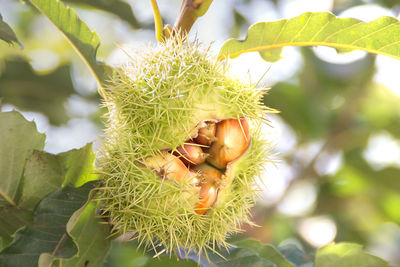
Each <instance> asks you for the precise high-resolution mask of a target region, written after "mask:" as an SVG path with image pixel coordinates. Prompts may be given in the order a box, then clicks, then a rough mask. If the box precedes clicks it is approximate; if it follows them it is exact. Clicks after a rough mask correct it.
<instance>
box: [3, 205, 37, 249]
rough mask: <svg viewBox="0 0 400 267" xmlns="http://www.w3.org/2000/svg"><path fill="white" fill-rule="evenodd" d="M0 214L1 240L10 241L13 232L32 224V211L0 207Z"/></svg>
mask: <svg viewBox="0 0 400 267" xmlns="http://www.w3.org/2000/svg"><path fill="white" fill-rule="evenodd" d="M0 214H1V216H0V237H3V238H8V239H11V236H12V235H13V234H14V233H15V231H17V230H18V229H19V228H21V227H22V226H24V225H27V224H29V223H31V222H32V211H30V210H26V209H21V208H16V207H1V208H0ZM0 250H1V249H0Z"/></svg>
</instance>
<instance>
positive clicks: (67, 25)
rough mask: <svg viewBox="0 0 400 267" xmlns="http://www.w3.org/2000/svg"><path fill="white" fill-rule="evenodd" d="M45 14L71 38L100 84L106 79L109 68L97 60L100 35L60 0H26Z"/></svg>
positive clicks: (71, 41)
mask: <svg viewBox="0 0 400 267" xmlns="http://www.w3.org/2000/svg"><path fill="white" fill-rule="evenodd" d="M26 1H27V2H29V3H30V4H32V5H33V6H34V7H35V8H36V9H37V10H38V11H39V12H40V13H42V14H43V15H45V16H46V17H47V18H48V19H49V20H50V21H51V22H52V23H53V24H54V25H55V26H56V27H57V28H58V29H59V30H60V31H61V32H62V33H63V34H64V35H65V37H66V38H67V39H68V40H69V42H70V43H71V44H72V46H73V47H74V48H75V50H76V51H77V52H78V54H79V55H80V56H81V58H82V59H83V60H84V61H85V63H86V64H87V65H88V66H89V67H90V69H91V71H92V72H93V75H94V76H95V77H96V79H97V81H98V82H99V84H101V83H102V82H103V81H104V80H105V79H106V74H105V71H107V70H108V69H107V68H105V66H104V65H101V64H99V63H98V62H97V61H96V54H97V49H98V48H99V46H100V38H99V36H98V35H97V34H96V33H95V32H94V31H91V30H90V29H89V27H88V26H87V25H86V24H85V23H84V22H83V21H82V20H81V19H80V18H79V17H78V15H77V14H76V12H75V11H74V10H73V9H72V8H70V7H69V6H65V5H64V4H63V3H62V2H61V1H59V0H26Z"/></svg>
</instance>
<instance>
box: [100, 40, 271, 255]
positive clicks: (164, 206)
mask: <svg viewBox="0 0 400 267" xmlns="http://www.w3.org/2000/svg"><path fill="white" fill-rule="evenodd" d="M141 53H142V52H141ZM142 56H143V55H142ZM224 71H225V70H224V69H223V67H222V66H221V65H220V64H219V63H216V62H213V61H211V60H210V59H209V56H208V55H207V54H204V52H202V51H200V50H199V47H198V46H197V45H193V44H188V43H186V44H184V43H182V42H179V41H178V43H174V44H168V43H167V44H166V45H164V46H163V47H162V48H155V49H154V50H151V52H149V53H147V54H145V55H144V56H143V59H141V60H140V59H139V60H137V61H135V62H133V63H132V64H131V65H129V66H126V67H125V68H123V69H122V70H121V71H120V73H119V74H118V75H116V77H114V80H112V81H111V83H110V84H112V86H110V87H109V88H107V89H106V94H107V98H106V99H108V101H107V102H105V103H104V105H105V106H106V107H107V108H108V110H109V112H108V114H107V115H106V117H107V118H108V123H107V130H106V137H105V138H106V139H105V142H104V144H103V150H102V157H101V158H100V160H99V164H100V165H101V166H102V177H103V180H102V186H101V187H100V188H99V199H101V200H102V201H103V203H104V205H103V210H104V212H105V213H106V214H108V215H110V218H111V224H112V225H113V227H114V229H115V230H117V231H119V232H120V233H126V232H129V231H135V232H136V236H137V237H138V239H139V241H140V243H141V244H142V245H144V246H146V247H152V248H153V249H154V250H156V251H157V250H159V245H160V244H162V245H163V247H164V249H165V251H166V252H167V253H173V252H175V253H178V251H179V248H182V247H183V248H185V249H186V251H197V252H198V253H199V254H202V253H205V252H206V251H207V249H211V250H215V249H216V248H217V247H221V246H222V247H227V245H228V244H227V243H226V242H225V238H226V237H227V236H229V235H230V234H232V233H235V232H239V231H240V225H241V224H243V223H251V221H250V220H249V217H248V216H249V215H248V214H249V209H250V208H251V207H252V205H253V204H254V201H255V195H256V192H255V191H256V190H257V189H256V188H255V185H256V184H257V183H256V177H257V176H259V174H260V172H261V170H262V169H261V168H262V165H263V163H264V161H265V160H266V159H267V158H266V153H267V152H268V149H269V144H268V143H266V142H265V141H264V140H262V139H261V137H260V135H259V132H258V131H257V130H253V133H252V146H251V147H250V149H249V150H248V151H247V152H246V153H245V154H244V155H243V156H242V157H241V158H240V159H239V160H238V161H237V162H235V164H232V177H231V180H232V183H231V186H230V188H227V190H226V191H225V192H224V194H225V196H224V198H221V199H222V201H218V202H217V203H216V205H215V206H214V207H213V208H212V210H211V211H210V212H209V213H208V214H207V215H206V216H199V215H197V214H195V213H194V211H193V207H194V205H195V203H196V201H198V199H196V196H198V188H195V187H193V185H191V184H190V183H188V182H185V181H180V182H176V181H168V180H162V179H160V177H159V176H157V175H156V174H155V173H154V172H152V171H151V170H150V169H147V168H145V167H144V166H143V165H142V164H141V159H143V158H144V157H147V156H151V155H155V154H157V153H160V151H161V150H162V149H165V148H174V147H177V146H178V145H181V144H182V143H183V142H184V140H186V139H188V138H189V137H191V136H192V134H193V130H194V128H195V127H196V125H197V124H198V123H199V121H201V120H204V119H215V120H220V119H224V118H238V117H241V116H244V115H245V116H246V117H248V118H249V119H250V120H253V121H256V122H257V123H260V120H261V119H260V118H261V116H262V114H263V113H265V112H266V111H268V109H267V108H266V107H265V106H264V105H262V103H261V101H260V99H261V97H262V95H263V92H262V91H261V90H259V89H256V88H253V87H251V86H248V85H247V86H243V84H242V83H240V82H239V81H237V80H234V79H230V78H227V76H226V73H224ZM210 102H211V103H210ZM199 113H200V115H199ZM210 116H214V117H210Z"/></svg>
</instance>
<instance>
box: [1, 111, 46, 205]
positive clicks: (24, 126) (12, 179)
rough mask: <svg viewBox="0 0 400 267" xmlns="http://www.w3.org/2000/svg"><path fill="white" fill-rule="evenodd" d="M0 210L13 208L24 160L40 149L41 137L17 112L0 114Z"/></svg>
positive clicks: (42, 141)
mask: <svg viewBox="0 0 400 267" xmlns="http://www.w3.org/2000/svg"><path fill="white" fill-rule="evenodd" d="M0 129H1V130H0V177H1V179H0V208H1V207H5V206H14V207H16V206H17V204H16V203H17V201H18V190H19V188H20V185H21V183H22V182H23V181H22V179H23V170H24V166H25V161H26V160H27V159H28V158H29V157H30V156H31V155H32V153H33V150H35V149H39V150H41V149H43V147H44V141H45V135H44V134H40V133H38V132H37V130H36V126H35V124H34V123H33V122H28V121H26V120H25V119H24V117H22V115H21V114H19V113H18V112H15V111H14V112H2V113H0Z"/></svg>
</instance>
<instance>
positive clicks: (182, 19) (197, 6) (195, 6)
mask: <svg viewBox="0 0 400 267" xmlns="http://www.w3.org/2000/svg"><path fill="white" fill-rule="evenodd" d="M212 1H213V0H183V1H182V5H181V10H180V12H179V16H178V18H177V20H176V22H175V25H174V29H173V30H174V32H175V33H180V34H182V35H183V36H184V35H187V34H188V33H189V31H190V29H191V28H192V26H193V24H194V23H195V21H196V20H197V18H198V17H201V16H203V15H204V14H205V13H206V12H207V10H208V8H209V7H210V5H211V3H212Z"/></svg>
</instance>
